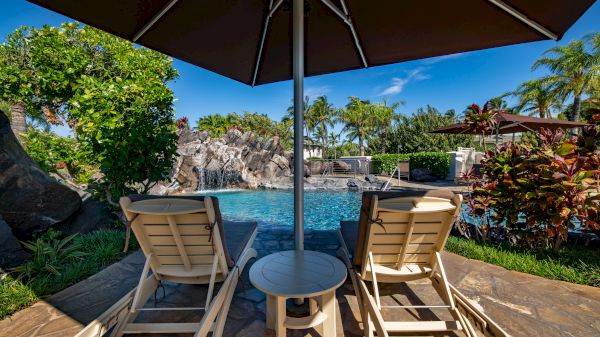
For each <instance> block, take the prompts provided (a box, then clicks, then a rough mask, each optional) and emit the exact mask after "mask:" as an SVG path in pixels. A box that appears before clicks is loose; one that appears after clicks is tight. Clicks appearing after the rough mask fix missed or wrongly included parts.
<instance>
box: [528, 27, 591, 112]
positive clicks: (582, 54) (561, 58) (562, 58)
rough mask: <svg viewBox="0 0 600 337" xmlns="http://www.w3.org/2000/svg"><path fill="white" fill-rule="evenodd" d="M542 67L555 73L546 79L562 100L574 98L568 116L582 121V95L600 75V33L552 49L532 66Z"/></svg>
mask: <svg viewBox="0 0 600 337" xmlns="http://www.w3.org/2000/svg"><path fill="white" fill-rule="evenodd" d="M540 67H544V68H547V69H548V70H550V72H551V74H550V75H548V76H545V77H544V78H542V81H544V82H547V83H551V84H552V85H553V86H554V87H555V91H556V96H557V97H558V98H559V100H560V101H564V100H565V99H567V98H568V97H573V105H572V107H571V109H570V110H569V111H568V117H569V120H575V121H578V120H579V117H580V112H581V100H582V96H583V95H585V94H586V93H588V91H589V90H590V89H591V88H592V86H594V85H595V84H596V83H597V81H598V78H599V77H600V34H598V33H595V34H591V35H589V36H586V37H585V38H584V39H583V40H573V41H571V42H570V43H569V44H568V45H566V46H556V47H553V48H550V49H548V50H547V51H546V52H545V53H544V56H543V57H542V58H540V59H539V60H537V61H536V62H535V63H534V64H533V67H532V69H534V70H535V69H538V68H540Z"/></svg>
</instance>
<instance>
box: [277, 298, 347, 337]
mask: <svg viewBox="0 0 600 337" xmlns="http://www.w3.org/2000/svg"><path fill="white" fill-rule="evenodd" d="M286 300H287V298H285V297H278V296H274V295H267V328H269V329H273V330H275V332H276V336H277V337H285V335H286V329H308V328H313V327H314V328H315V330H316V331H317V332H318V333H319V334H320V335H321V336H325V337H330V336H331V337H335V335H336V329H335V328H336V327H335V323H336V322H335V301H336V299H335V289H334V290H332V291H330V292H327V293H324V294H323V295H321V296H316V297H312V298H309V299H308V300H309V308H310V315H309V316H307V317H289V316H287V314H286Z"/></svg>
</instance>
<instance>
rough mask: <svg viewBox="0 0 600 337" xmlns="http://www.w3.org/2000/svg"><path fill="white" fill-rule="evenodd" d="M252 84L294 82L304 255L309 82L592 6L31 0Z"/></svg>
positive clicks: (468, 1) (496, 36)
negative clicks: (305, 102) (305, 131)
mask: <svg viewBox="0 0 600 337" xmlns="http://www.w3.org/2000/svg"><path fill="white" fill-rule="evenodd" d="M29 1H30V2H32V3H36V4H39V5H41V6H43V7H46V8H48V9H51V10H53V11H56V12H59V13H61V14H64V15H66V16H69V17H72V18H74V19H77V20H79V21H82V22H84V23H86V24H89V25H91V26H94V27H98V28H100V29H103V30H105V31H107V32H109V33H112V34H115V35H117V36H120V37H123V38H125V39H128V40H130V41H133V42H136V43H139V44H140V45H143V46H146V47H149V48H152V49H155V50H158V51H160V52H163V53H165V54H168V55H171V56H173V57H176V58H178V59H181V60H183V61H187V62H189V63H192V64H195V65H197V66H200V67H202V68H205V69H208V70H211V71H214V72H216V73H219V74H221V75H223V76H227V77H230V78H232V79H235V80H238V81H241V82H244V83H247V84H249V85H257V84H264V83H270V82H276V81H282V80H287V79H292V78H293V79H294V154H295V155H294V229H295V240H296V248H297V249H303V247H304V242H303V237H304V235H303V225H304V220H303V209H304V206H303V194H304V190H303V186H304V181H303V176H304V174H303V169H304V163H303V159H304V158H303V152H304V151H303V141H302V140H303V133H302V125H303V96H304V92H303V90H304V88H303V87H304V85H303V80H304V77H305V76H312V75H318V74H325V73H332V72H337V71H343V70H349V69H358V68H363V67H369V66H375V65H383V64H389V63H396V62H402V61H408V60H415V59H420V58H426V57H433V56H440V55H447V54H453V53H459V52H464V51H470V50H477V49H484V48H491V47H498V46H504V45H510V44H516V43H523V42H531V41H538V40H545V39H553V40H558V39H559V38H560V37H561V36H562V35H563V34H564V33H565V31H566V30H567V29H568V28H569V27H570V26H571V25H572V24H573V23H574V22H575V21H576V20H577V19H578V18H579V17H580V16H581V15H582V14H583V13H584V12H585V11H586V10H587V9H588V8H589V7H590V6H591V5H592V4H593V3H594V0H579V1H569V0H510V1H501V0H460V1H443V0H433V1H409V0H405V1H398V0H381V1H364V0H362V1H361V0H311V1H303V0H287V1H283V0H243V1H233V0H220V1H200V0H103V1H95V0H88V1H84V0H29Z"/></svg>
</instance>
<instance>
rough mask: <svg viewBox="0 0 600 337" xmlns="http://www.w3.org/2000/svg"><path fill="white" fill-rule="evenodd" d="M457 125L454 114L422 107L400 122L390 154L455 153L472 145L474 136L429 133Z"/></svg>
mask: <svg viewBox="0 0 600 337" xmlns="http://www.w3.org/2000/svg"><path fill="white" fill-rule="evenodd" d="M456 122H457V119H456V116H455V113H454V111H452V112H451V113H447V114H442V113H440V112H439V111H438V110H437V109H436V108H434V107H432V106H430V105H428V106H426V107H425V108H419V109H418V110H417V111H416V112H415V113H414V114H412V115H410V116H407V115H400V116H399V120H398V123H397V124H396V126H395V127H394V129H393V131H392V132H391V133H390V136H389V144H388V146H387V152H388V153H396V152H400V153H413V152H432V151H455V150H456V149H457V148H458V147H459V146H461V147H469V146H472V145H473V136H470V135H446V134H437V133H429V131H431V130H434V129H437V128H441V127H444V126H448V125H451V124H453V123H456Z"/></svg>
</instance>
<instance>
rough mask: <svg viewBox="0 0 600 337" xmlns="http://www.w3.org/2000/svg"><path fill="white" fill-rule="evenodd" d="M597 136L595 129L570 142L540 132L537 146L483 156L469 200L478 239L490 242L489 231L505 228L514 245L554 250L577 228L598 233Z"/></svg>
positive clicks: (514, 146) (503, 148) (511, 146)
mask: <svg viewBox="0 0 600 337" xmlns="http://www.w3.org/2000/svg"><path fill="white" fill-rule="evenodd" d="M598 137H599V133H598V132H597V130H596V126H589V127H586V128H584V129H583V132H582V134H581V135H580V136H574V137H569V136H567V135H566V134H565V133H564V132H563V131H562V130H557V131H551V130H545V129H542V131H541V132H540V133H539V134H538V138H539V142H538V143H539V145H538V146H534V145H531V144H528V143H505V144H502V145H498V146H497V147H496V149H495V151H487V152H486V155H485V158H484V160H483V161H482V164H483V168H482V172H483V178H482V179H479V180H477V181H475V182H473V184H472V193H471V197H470V200H469V201H468V205H469V208H470V214H471V215H473V216H477V217H480V218H481V219H485V220H486V221H484V223H483V227H482V228H479V229H478V233H479V234H480V236H481V237H482V238H483V239H484V240H485V239H489V234H490V229H493V228H496V229H497V228H499V227H501V226H502V225H506V227H507V228H508V229H509V231H506V233H510V234H511V235H510V238H509V239H511V240H513V241H517V242H518V243H521V244H527V245H530V246H546V247H548V246H552V247H553V248H554V249H558V248H559V247H560V245H561V243H562V242H563V241H564V240H565V239H566V238H567V231H568V230H569V229H573V228H575V227H576V226H577V225H579V226H581V228H583V229H584V230H594V231H598V230H600V223H599V222H600V221H599V219H598V215H599V214H600V195H599V192H600V190H599V179H600V151H599V149H598V147H597V144H598ZM487 219H489V221H487ZM480 227H481V226H480Z"/></svg>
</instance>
